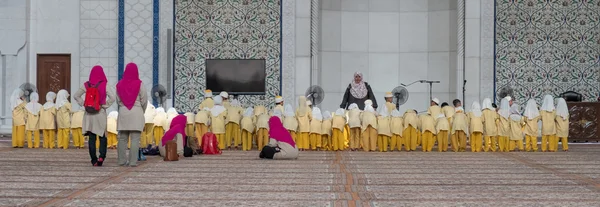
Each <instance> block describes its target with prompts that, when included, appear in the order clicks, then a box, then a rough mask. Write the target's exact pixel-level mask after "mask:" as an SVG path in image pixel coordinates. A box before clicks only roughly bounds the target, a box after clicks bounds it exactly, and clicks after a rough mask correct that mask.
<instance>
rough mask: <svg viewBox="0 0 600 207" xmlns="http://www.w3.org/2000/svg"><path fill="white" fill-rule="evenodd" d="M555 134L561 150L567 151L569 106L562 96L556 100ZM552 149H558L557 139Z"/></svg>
mask: <svg viewBox="0 0 600 207" xmlns="http://www.w3.org/2000/svg"><path fill="white" fill-rule="evenodd" d="M556 136H557V137H558V138H560V142H562V147H563V151H565V152H567V151H569V142H568V138H569V108H568V107H567V102H566V101H565V99H564V98H558V100H557V102H556ZM554 144H556V147H555V148H554V149H557V150H558V141H557V142H556V143H554Z"/></svg>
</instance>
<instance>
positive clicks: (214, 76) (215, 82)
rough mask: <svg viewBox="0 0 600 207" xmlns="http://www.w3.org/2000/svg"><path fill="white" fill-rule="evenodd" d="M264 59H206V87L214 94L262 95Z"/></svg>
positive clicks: (263, 88)
mask: <svg viewBox="0 0 600 207" xmlns="http://www.w3.org/2000/svg"><path fill="white" fill-rule="evenodd" d="M265 70H266V61H265V60H264V59H206V87H207V88H208V89H210V90H212V91H213V92H214V93H219V92H221V91H227V93H229V94H232V95H264V94H265V91H266V83H265V79H266V77H267V75H266V71H265Z"/></svg>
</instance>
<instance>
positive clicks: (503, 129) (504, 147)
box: [497, 98, 511, 152]
mask: <svg viewBox="0 0 600 207" xmlns="http://www.w3.org/2000/svg"><path fill="white" fill-rule="evenodd" d="M497 123H498V124H497V126H498V147H499V151H500V152H508V151H509V149H508V148H509V146H510V137H511V130H510V104H509V101H508V99H506V98H503V99H502V100H501V101H500V108H499V109H498V122H497Z"/></svg>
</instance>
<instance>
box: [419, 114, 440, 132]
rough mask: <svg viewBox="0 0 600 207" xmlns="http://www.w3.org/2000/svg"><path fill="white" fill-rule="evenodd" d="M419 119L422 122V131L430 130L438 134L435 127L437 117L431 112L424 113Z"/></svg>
mask: <svg viewBox="0 0 600 207" xmlns="http://www.w3.org/2000/svg"><path fill="white" fill-rule="evenodd" d="M419 121H420V122H421V132H426V131H429V132H431V133H433V134H437V130H436V129H435V119H433V117H432V116H431V115H429V114H424V115H421V116H419Z"/></svg>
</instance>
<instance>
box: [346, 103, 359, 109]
mask: <svg viewBox="0 0 600 207" xmlns="http://www.w3.org/2000/svg"><path fill="white" fill-rule="evenodd" d="M357 108H358V105H357V104H355V103H353V104H350V106H348V110H352V109H357Z"/></svg>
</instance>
